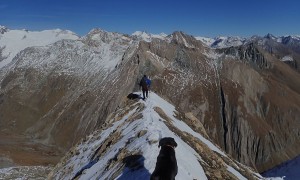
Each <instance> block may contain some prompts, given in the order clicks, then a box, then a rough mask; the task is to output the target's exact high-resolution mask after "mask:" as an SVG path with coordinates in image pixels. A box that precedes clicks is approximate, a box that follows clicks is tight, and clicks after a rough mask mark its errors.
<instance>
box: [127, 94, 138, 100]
mask: <svg viewBox="0 0 300 180" xmlns="http://www.w3.org/2000/svg"><path fill="white" fill-rule="evenodd" d="M127 98H128V99H140V98H141V97H140V95H138V94H134V93H130V94H128V96H127Z"/></svg>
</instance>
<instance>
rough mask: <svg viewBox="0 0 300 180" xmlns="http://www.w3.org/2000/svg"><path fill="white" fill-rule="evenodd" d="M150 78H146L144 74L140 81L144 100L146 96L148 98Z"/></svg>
mask: <svg viewBox="0 0 300 180" xmlns="http://www.w3.org/2000/svg"><path fill="white" fill-rule="evenodd" d="M150 85H151V80H150V79H148V78H147V76H146V75H144V77H143V78H142V79H141V81H140V87H141V88H142V91H143V99H144V100H145V99H146V97H147V98H148V90H149V89H150Z"/></svg>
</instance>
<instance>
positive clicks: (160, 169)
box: [150, 137, 178, 180]
mask: <svg viewBox="0 0 300 180" xmlns="http://www.w3.org/2000/svg"><path fill="white" fill-rule="evenodd" d="M160 146H161V149H160V152H159V155H158V156H157V161H156V167H155V170H154V171H153V173H152V175H151V178H150V180H175V176H176V175H177V172H178V166H177V161H176V157H175V148H176V147H177V143H176V142H175V140H174V138H171V137H165V138H162V139H161V140H160V141H159V145H158V147H160Z"/></svg>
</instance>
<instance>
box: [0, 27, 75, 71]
mask: <svg viewBox="0 0 300 180" xmlns="http://www.w3.org/2000/svg"><path fill="white" fill-rule="evenodd" d="M78 38H79V37H78V36H77V35H76V34H75V33H73V32H71V31H68V30H60V29H55V30H44V31H27V30H8V29H7V30H6V31H5V32H3V34H1V33H0V55H1V49H3V50H2V57H3V58H4V60H2V61H1V59H0V68H2V67H4V66H5V65H7V64H9V63H10V62H11V61H12V59H13V58H14V57H15V56H16V55H17V54H18V53H19V52H20V51H22V50H24V49H25V48H27V47H32V46H45V45H48V44H52V43H55V42H57V41H59V40H62V39H72V40H76V39H78ZM0 58H1V56H0Z"/></svg>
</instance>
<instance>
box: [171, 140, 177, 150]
mask: <svg viewBox="0 0 300 180" xmlns="http://www.w3.org/2000/svg"><path fill="white" fill-rule="evenodd" d="M172 146H174V147H175V148H176V147H177V143H176V141H175V139H174V138H172Z"/></svg>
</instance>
